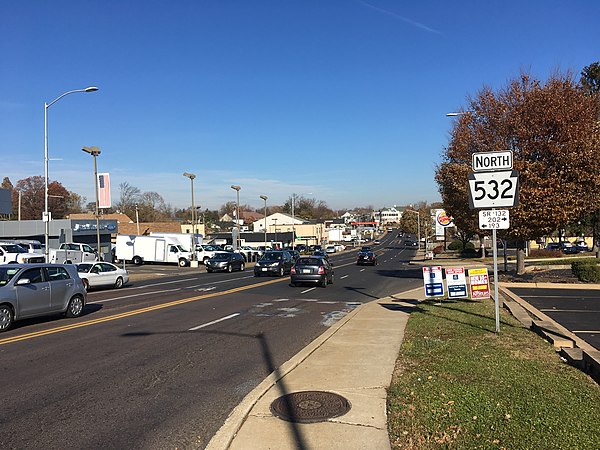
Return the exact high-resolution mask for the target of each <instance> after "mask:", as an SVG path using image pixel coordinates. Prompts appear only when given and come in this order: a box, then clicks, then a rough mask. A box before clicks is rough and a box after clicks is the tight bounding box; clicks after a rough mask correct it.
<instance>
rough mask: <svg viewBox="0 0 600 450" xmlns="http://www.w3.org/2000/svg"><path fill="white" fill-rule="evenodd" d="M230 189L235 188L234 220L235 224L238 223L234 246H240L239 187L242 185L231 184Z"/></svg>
mask: <svg viewBox="0 0 600 450" xmlns="http://www.w3.org/2000/svg"><path fill="white" fill-rule="evenodd" d="M231 189H233V190H235V192H236V194H237V203H236V215H235V220H236V222H237V225H238V235H237V238H236V247H237V248H240V189H242V187H241V186H238V185H236V184H233V185H231Z"/></svg>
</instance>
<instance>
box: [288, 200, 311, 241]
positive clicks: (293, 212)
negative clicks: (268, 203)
mask: <svg viewBox="0 0 600 450" xmlns="http://www.w3.org/2000/svg"><path fill="white" fill-rule="evenodd" d="M306 195H312V192H309V193H308V194H306ZM296 197H297V195H296V194H295V193H294V194H292V250H294V248H295V245H296V214H295V211H294V209H295V207H296Z"/></svg>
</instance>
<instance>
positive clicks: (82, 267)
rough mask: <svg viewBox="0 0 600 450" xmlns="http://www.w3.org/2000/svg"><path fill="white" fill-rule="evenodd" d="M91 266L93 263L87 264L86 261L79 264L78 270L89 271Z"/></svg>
mask: <svg viewBox="0 0 600 450" xmlns="http://www.w3.org/2000/svg"><path fill="white" fill-rule="evenodd" d="M91 268H92V264H86V263H83V264H78V265H77V272H81V273H85V272H89V271H90V269H91Z"/></svg>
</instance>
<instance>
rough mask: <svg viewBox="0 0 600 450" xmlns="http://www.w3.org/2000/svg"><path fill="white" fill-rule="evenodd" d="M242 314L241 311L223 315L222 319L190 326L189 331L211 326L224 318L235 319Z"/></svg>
mask: <svg viewBox="0 0 600 450" xmlns="http://www.w3.org/2000/svg"><path fill="white" fill-rule="evenodd" d="M240 314H241V313H233V314H229V315H228V316H225V317H221V318H220V319H217V320H213V321H212V322H208V323H204V324H202V325H198V326H197V327H194V328H190V329H189V330H188V331H196V330H199V329H200V328H205V327H209V326H211V325H214V324H215V323H219V322H223V321H224V320H228V319H233V318H234V317H236V316H239V315H240Z"/></svg>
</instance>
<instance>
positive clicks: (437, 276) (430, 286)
mask: <svg viewBox="0 0 600 450" xmlns="http://www.w3.org/2000/svg"><path fill="white" fill-rule="evenodd" d="M423 284H424V285H425V297H428V298H431V297H443V296H444V279H443V276H442V266H432V267H423Z"/></svg>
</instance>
